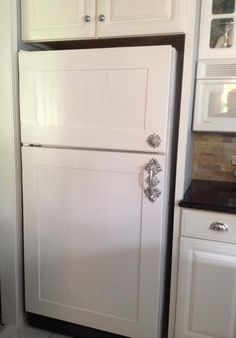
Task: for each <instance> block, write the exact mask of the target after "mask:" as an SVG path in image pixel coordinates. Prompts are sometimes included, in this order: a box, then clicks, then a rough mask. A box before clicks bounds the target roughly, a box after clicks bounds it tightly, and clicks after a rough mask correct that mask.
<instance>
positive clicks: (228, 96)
mask: <svg viewBox="0 0 236 338" xmlns="http://www.w3.org/2000/svg"><path fill="white" fill-rule="evenodd" d="M208 107H209V108H208V117H210V118H211V117H212V118H219V117H220V118H232V117H233V118H236V84H235V83H228V84H222V85H214V86H212V91H210V93H209V106H208Z"/></svg>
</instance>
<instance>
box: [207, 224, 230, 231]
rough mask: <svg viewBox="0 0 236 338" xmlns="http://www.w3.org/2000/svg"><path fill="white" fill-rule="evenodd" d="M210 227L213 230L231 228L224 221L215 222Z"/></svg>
mask: <svg viewBox="0 0 236 338" xmlns="http://www.w3.org/2000/svg"><path fill="white" fill-rule="evenodd" d="M210 229H211V230H213V231H220V232H225V231H228V230H229V227H228V225H227V224H225V223H222V222H213V223H211V225H210Z"/></svg>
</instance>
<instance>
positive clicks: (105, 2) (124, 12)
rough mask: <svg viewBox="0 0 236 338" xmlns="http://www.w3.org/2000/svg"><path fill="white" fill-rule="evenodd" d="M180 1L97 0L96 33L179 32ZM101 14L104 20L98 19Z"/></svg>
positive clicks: (112, 34)
mask: <svg viewBox="0 0 236 338" xmlns="http://www.w3.org/2000/svg"><path fill="white" fill-rule="evenodd" d="M182 3H183V1H182V0H129V1H127V0H98V1H97V16H98V22H97V35H98V36H101V37H102V36H119V35H137V34H139V35H143V34H161V33H181V32H182V30H181V14H182V7H183V5H182ZM100 14H104V16H105V18H104V21H103V22H99V16H100Z"/></svg>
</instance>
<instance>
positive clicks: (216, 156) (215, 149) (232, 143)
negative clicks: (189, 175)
mask: <svg viewBox="0 0 236 338" xmlns="http://www.w3.org/2000/svg"><path fill="white" fill-rule="evenodd" d="M232 155H236V135H235V134H232V135H231V134H228V135H222V134H208V133H201V134H195V146H194V162H193V178H195V179H201V180H211V181H227V182H234V183H236V177H235V176H234V171H235V169H236V166H233V165H232V164H231V160H232Z"/></svg>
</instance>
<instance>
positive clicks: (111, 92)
mask: <svg viewBox="0 0 236 338" xmlns="http://www.w3.org/2000/svg"><path fill="white" fill-rule="evenodd" d="M175 56H176V53H175V50H174V49H173V48H172V47H171V46H151V47H150V46H149V47H127V48H105V49H95V50H92V49H88V50H71V51H69V50H68V51H47V52H46V51H43V52H21V53H20V58H19V62H20V99H21V100H20V108H21V127H22V128H21V137H22V139H21V140H22V142H23V143H35V144H43V145H64V146H71V147H86V148H100V149H122V150H135V151H148V152H150V151H151V152H157V151H158V152H160V153H164V152H166V150H167V147H168V144H167V142H169V139H170V138H169V137H168V135H169V132H170V127H171V117H173V100H172V97H173V94H174V84H175V77H174V75H175V61H176V57H175ZM153 134H156V136H157V137H155V139H156V140H155V139H154V141H157V144H156V147H153V146H152V144H150V142H149V136H150V135H153Z"/></svg>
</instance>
